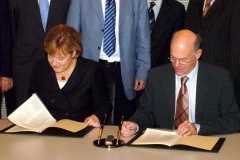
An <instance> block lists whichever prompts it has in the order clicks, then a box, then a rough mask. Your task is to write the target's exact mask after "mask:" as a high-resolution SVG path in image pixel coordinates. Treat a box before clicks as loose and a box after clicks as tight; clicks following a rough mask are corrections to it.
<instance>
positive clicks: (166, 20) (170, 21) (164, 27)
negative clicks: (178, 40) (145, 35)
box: [151, 0, 185, 67]
mask: <svg viewBox="0 0 240 160" xmlns="http://www.w3.org/2000/svg"><path fill="white" fill-rule="evenodd" d="M184 18H185V8H184V6H183V4H181V3H180V2H178V1H175V0H163V1H162V5H161V8H160V11H159V13H158V16H157V19H156V22H155V24H154V27H153V30H152V33H151V66H152V67H155V66H157V65H160V64H165V63H168V62H169V60H168V57H169V53H170V42H171V39H172V35H173V33H174V32H175V31H177V30H179V29H182V28H183V26H184Z"/></svg>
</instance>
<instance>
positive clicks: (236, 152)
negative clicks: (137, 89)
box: [0, 120, 240, 160]
mask: <svg viewBox="0 0 240 160" xmlns="http://www.w3.org/2000/svg"><path fill="white" fill-rule="evenodd" d="M3 124H4V123H3V120H0V126H3ZM117 129H118V128H117V127H116V126H106V127H105V129H104V133H103V137H106V136H107V135H110V134H111V135H114V136H115V137H116V135H117ZM98 131H99V128H94V129H93V130H92V131H91V132H89V133H88V134H87V135H86V136H85V137H83V138H70V137H55V136H41V135H34V134H24V135H23V134H0V160H179V159H181V160H239V158H240V133H236V134H229V135H221V137H226V140H225V142H224V144H223V146H222V148H221V149H220V151H219V152H218V153H209V152H196V151H182V150H171V149H157V148H142V147H141V148H140V147H128V146H123V147H119V148H110V149H108V148H98V147H95V146H93V141H94V140H95V139H96V138H97V135H98ZM131 138H132V137H131ZM122 139H123V140H124V141H129V140H130V138H126V137H125V138H122Z"/></svg>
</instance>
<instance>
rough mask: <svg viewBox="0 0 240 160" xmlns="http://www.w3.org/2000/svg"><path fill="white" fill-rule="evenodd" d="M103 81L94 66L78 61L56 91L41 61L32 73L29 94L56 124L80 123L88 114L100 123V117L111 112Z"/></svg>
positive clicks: (52, 75) (51, 73)
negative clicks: (63, 121) (38, 99)
mask: <svg viewBox="0 0 240 160" xmlns="http://www.w3.org/2000/svg"><path fill="white" fill-rule="evenodd" d="M103 77H104V75H103V73H102V72H101V70H100V67H99V66H98V63H97V62H93V61H91V60H88V59H84V58H78V61H77V64H76V67H75V69H74V71H73V73H72V74H71V76H70V78H69V79H68V81H67V83H66V84H65V86H64V87H63V88H62V89H60V88H59V85H58V82H57V79H56V75H55V72H54V71H53V69H52V67H51V66H50V65H49V63H48V62H47V60H43V61H40V62H39V63H38V64H37V66H36V67H35V69H34V72H33V78H32V91H31V93H33V92H35V93H37V94H38V95H39V97H40V98H41V100H42V101H43V103H44V104H45V105H46V107H47V109H48V110H49V111H50V113H51V114H52V115H53V117H55V118H56V119H58V120H59V119H63V118H68V119H73V120H77V121H83V120H84V119H85V118H86V117H88V116H90V115H92V114H96V115H97V116H98V117H99V118H100V119H102V118H103V117H104V114H107V115H110V112H111V105H110V102H109V99H108V93H107V88H106V84H105V80H104V78H103Z"/></svg>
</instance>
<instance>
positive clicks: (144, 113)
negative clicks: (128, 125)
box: [129, 74, 154, 131]
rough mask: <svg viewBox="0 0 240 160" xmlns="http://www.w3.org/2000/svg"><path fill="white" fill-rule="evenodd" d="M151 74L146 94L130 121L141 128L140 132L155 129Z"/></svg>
mask: <svg viewBox="0 0 240 160" xmlns="http://www.w3.org/2000/svg"><path fill="white" fill-rule="evenodd" d="M151 79H152V76H151V74H149V75H148V78H147V83H146V88H145V92H144V93H143V95H142V96H141V98H140V105H139V107H138V109H137V110H136V112H135V113H134V114H133V116H132V117H131V118H130V119H129V121H132V122H135V123H137V124H138V126H139V131H143V130H145V129H146V128H148V127H154V118H153V103H152V102H153V97H154V96H153V87H154V86H153V83H152V80H151Z"/></svg>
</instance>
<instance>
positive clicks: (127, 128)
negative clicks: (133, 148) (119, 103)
mask: <svg viewBox="0 0 240 160" xmlns="http://www.w3.org/2000/svg"><path fill="white" fill-rule="evenodd" d="M136 130H137V124H136V123H134V122H130V121H124V122H123V124H122V128H121V134H122V135H123V136H125V137H128V136H132V135H134V134H135V133H136Z"/></svg>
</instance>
